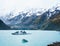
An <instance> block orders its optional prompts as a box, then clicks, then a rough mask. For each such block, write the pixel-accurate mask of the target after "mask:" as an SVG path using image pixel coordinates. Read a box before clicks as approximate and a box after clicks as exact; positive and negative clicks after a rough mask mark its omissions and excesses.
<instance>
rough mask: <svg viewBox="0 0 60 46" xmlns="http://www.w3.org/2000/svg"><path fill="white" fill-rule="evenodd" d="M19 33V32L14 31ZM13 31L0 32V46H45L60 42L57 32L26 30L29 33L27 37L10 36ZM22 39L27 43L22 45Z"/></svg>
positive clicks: (59, 34) (59, 35) (59, 33)
mask: <svg viewBox="0 0 60 46" xmlns="http://www.w3.org/2000/svg"><path fill="white" fill-rule="evenodd" d="M16 31H19V30H16ZM16 31H15V30H11V31H10V30H8V31H5V30H1V31H0V46H47V44H51V43H52V42H56V41H60V32H59V31H40V30H36V31H32V30H28V31H27V30H26V32H28V33H31V34H29V35H12V34H11V33H14V32H16ZM22 39H26V40H28V42H27V43H23V42H22Z"/></svg>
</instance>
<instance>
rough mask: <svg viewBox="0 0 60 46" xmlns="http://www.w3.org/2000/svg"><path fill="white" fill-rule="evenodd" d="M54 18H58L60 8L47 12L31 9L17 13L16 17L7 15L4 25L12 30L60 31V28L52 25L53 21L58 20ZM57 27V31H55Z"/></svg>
mask: <svg viewBox="0 0 60 46" xmlns="http://www.w3.org/2000/svg"><path fill="white" fill-rule="evenodd" d="M56 16H59V17H60V7H54V8H51V9H48V10H46V9H35V10H34V9H31V10H28V11H22V12H19V13H18V14H17V15H16V16H14V14H9V15H8V16H6V20H5V23H6V24H7V25H9V26H10V27H11V28H12V29H28V30H29V29H30V30H31V29H44V30H45V29H46V30H51V29H52V30H60V28H59V27H60V26H59V27H58V26H57V25H54V22H55V20H57V21H58V20H59V19H58V17H56ZM53 21H54V22H53ZM57 21H56V22H57ZM53 27H55V28H53ZM57 27H58V29H56V28H57Z"/></svg>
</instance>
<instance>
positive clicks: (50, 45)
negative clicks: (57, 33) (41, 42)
mask: <svg viewBox="0 0 60 46" xmlns="http://www.w3.org/2000/svg"><path fill="white" fill-rule="evenodd" d="M47 46H60V42H54V43H53V44H49V45H47Z"/></svg>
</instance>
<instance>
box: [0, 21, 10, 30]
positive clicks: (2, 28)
mask: <svg viewBox="0 0 60 46" xmlns="http://www.w3.org/2000/svg"><path fill="white" fill-rule="evenodd" d="M7 29H10V27H9V26H7V25H6V24H5V23H4V22H3V21H2V20H0V30H7Z"/></svg>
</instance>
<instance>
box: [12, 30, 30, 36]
mask: <svg viewBox="0 0 60 46" xmlns="http://www.w3.org/2000/svg"><path fill="white" fill-rule="evenodd" d="M28 34H30V33H27V32H26V31H16V32H14V33H12V35H28Z"/></svg>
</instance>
